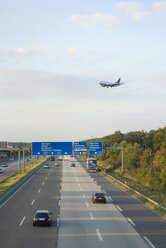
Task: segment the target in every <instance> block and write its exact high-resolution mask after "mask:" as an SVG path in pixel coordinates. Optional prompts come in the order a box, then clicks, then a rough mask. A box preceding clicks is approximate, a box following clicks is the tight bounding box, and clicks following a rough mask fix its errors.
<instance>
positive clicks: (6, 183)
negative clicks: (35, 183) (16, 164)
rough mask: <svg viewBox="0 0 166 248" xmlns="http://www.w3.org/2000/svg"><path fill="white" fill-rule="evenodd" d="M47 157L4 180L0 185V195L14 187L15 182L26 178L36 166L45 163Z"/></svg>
mask: <svg viewBox="0 0 166 248" xmlns="http://www.w3.org/2000/svg"><path fill="white" fill-rule="evenodd" d="M47 159H48V157H44V158H41V159H39V160H37V161H35V162H34V163H32V164H30V165H28V166H27V167H26V168H25V170H21V172H20V173H19V174H18V173H17V174H16V175H14V176H11V177H10V178H8V179H6V180H4V181H3V182H2V183H0V194H2V193H3V192H4V191H5V190H7V189H8V188H10V187H11V186H12V185H14V184H15V183H16V182H18V181H19V180H20V179H21V178H22V177H24V176H26V175H27V174H28V173H29V172H30V171H32V170H34V169H35V168H36V167H37V166H39V165H40V164H41V163H43V162H44V161H46V160H47Z"/></svg>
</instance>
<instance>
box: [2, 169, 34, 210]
mask: <svg viewBox="0 0 166 248" xmlns="http://www.w3.org/2000/svg"><path fill="white" fill-rule="evenodd" d="M34 176H35V174H33V175H32V177H34ZM32 177H31V178H29V179H28V180H27V181H26V182H25V183H23V185H22V186H21V187H20V188H19V189H18V190H16V191H15V192H14V193H13V194H12V195H11V196H10V197H9V198H8V199H7V200H6V201H5V202H4V203H2V205H0V208H1V207H3V206H4V205H5V204H6V203H7V202H8V201H9V200H10V199H11V198H12V197H13V196H14V195H15V194H16V193H17V192H18V191H19V190H20V189H22V187H23V186H24V185H25V184H26V183H27V182H29V181H30V180H31V179H32Z"/></svg>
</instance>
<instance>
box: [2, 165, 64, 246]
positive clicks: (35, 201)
mask: <svg viewBox="0 0 166 248" xmlns="http://www.w3.org/2000/svg"><path fill="white" fill-rule="evenodd" d="M60 163H61V162H59V164H60ZM50 165H51V167H50V168H43V167H42V168H41V169H39V170H38V171H37V172H36V173H35V174H33V176H32V177H31V178H30V179H29V180H28V181H27V182H26V183H25V184H24V185H22V187H21V188H20V189H19V190H17V192H16V193H14V194H13V196H11V197H10V198H9V199H8V200H7V201H6V202H4V203H2V202H1V205H0V220H1V222H0V247H1V248H9V247H12V248H23V247H24V248H29V247H38V248H46V247H56V242H57V217H58V214H59V198H60V183H61V168H62V166H61V165H60V166H56V165H55V162H51V161H50ZM38 209H46V210H49V211H50V212H53V215H52V216H51V217H52V219H53V225H52V226H51V227H47V226H35V227H33V225H32V222H33V217H34V214H35V212H36V210H38Z"/></svg>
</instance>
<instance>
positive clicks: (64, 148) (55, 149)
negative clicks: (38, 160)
mask: <svg viewBox="0 0 166 248" xmlns="http://www.w3.org/2000/svg"><path fill="white" fill-rule="evenodd" d="M32 155H39V156H42V155H43V156H44V155H61V156H62V155H72V142H32Z"/></svg>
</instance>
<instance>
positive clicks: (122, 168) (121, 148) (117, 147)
mask: <svg viewBox="0 0 166 248" xmlns="http://www.w3.org/2000/svg"><path fill="white" fill-rule="evenodd" d="M104 149H105V150H121V151H122V152H121V174H123V171H124V163H123V160H124V154H123V147H121V146H110V147H105V148H104Z"/></svg>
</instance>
